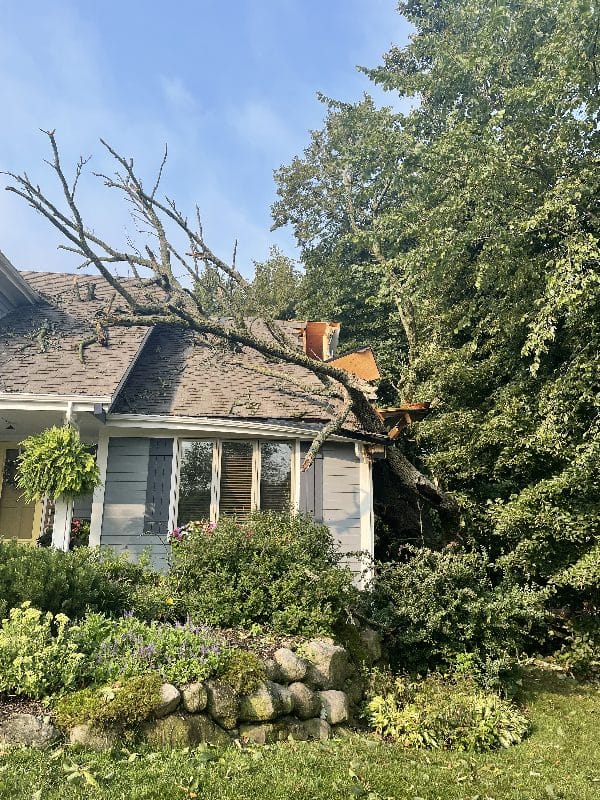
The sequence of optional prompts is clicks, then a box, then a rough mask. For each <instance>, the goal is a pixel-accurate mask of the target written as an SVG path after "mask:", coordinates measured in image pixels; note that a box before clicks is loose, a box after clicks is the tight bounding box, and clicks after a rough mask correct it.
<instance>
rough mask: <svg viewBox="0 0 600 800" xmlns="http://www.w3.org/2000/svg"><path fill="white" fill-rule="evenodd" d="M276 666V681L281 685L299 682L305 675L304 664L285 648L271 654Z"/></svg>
mask: <svg viewBox="0 0 600 800" xmlns="http://www.w3.org/2000/svg"><path fill="white" fill-rule="evenodd" d="M273 660H274V661H275V663H276V664H277V668H278V669H277V672H278V680H279V681H280V682H281V683H294V681H301V680H302V678H304V676H305V675H306V662H305V661H303V660H302V659H301V658H299V657H298V656H297V655H296V653H294V652H293V651H292V650H290V649H289V648H287V647H280V648H279V650H276V651H275V653H274V654H273Z"/></svg>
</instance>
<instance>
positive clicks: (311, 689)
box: [0, 632, 381, 749]
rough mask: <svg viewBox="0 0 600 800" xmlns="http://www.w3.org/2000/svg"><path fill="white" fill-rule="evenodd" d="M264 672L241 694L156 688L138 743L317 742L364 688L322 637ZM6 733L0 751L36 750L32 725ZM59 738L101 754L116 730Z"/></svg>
mask: <svg viewBox="0 0 600 800" xmlns="http://www.w3.org/2000/svg"><path fill="white" fill-rule="evenodd" d="M371 633H372V632H368V633H367V635H366V636H363V644H364V645H365V649H366V652H368V654H369V661H370V662H371V663H373V662H375V661H376V660H377V659H378V658H379V656H380V655H381V649H380V645H379V642H378V640H377V637H375V638H373V636H372V635H371ZM264 666H265V673H266V676H267V679H266V680H265V681H264V682H262V683H261V684H259V685H258V686H257V688H256V689H255V690H254V691H253V692H252V694H247V695H241V694H239V693H238V692H236V691H235V689H234V688H233V687H232V686H231V685H229V684H227V683H224V682H222V681H219V680H208V681H206V682H204V683H192V684H187V685H185V686H179V687H176V686H173V685H171V684H169V683H164V684H162V686H161V687H160V702H159V703H158V704H157V705H156V707H155V708H154V710H153V713H152V716H151V718H149V719H148V720H147V721H146V722H145V723H143V724H142V726H141V728H140V729H139V731H138V732H137V737H138V739H140V740H141V741H145V742H147V743H148V744H150V745H151V746H154V747H187V746H192V747H193V746H195V745H198V744H201V743H205V742H208V743H212V744H217V745H224V744H228V743H230V742H231V741H232V740H234V739H238V740H241V741H242V742H253V743H256V744H268V743H272V742H276V741H282V740H286V739H289V738H292V739H296V740H308V739H318V740H324V739H328V738H329V736H330V735H331V731H332V729H333V728H335V726H336V725H343V724H344V723H348V722H350V721H351V719H352V715H353V712H354V711H355V710H356V708H357V706H358V704H359V703H360V701H361V700H362V696H363V691H364V686H363V684H362V680H361V678H360V677H359V675H358V674H357V669H356V667H355V666H354V665H353V664H352V663H351V661H350V659H349V657H348V653H347V651H346V650H345V649H344V648H343V647H340V646H339V645H336V644H334V643H333V642H332V641H331V640H329V639H314V640H312V641H310V642H307V643H305V644H304V645H302V647H301V648H299V649H298V651H297V652H294V651H293V650H291V649H289V648H285V647H282V648H280V649H279V650H277V651H276V652H275V653H274V655H273V657H272V658H270V659H267V660H266V661H265V662H264ZM21 716H23V715H21ZM34 719H35V718H34ZM49 724H50V723H49V722H48V720H45V722H44V726H45V727H44V737H43V741H42V740H40V743H39V744H40V746H43V745H45V744H47V743H48V742H50V741H52V740H53V738H54V737H53V736H52V735H51V732H49V730H48V728H47V726H48V725H49ZM11 727H13V728H14V731H15V732H16V731H17V730H20V729H21V728H22V727H23V726H22V721H21V728H19V726H16V727H15V726H11V725H10V724H7V725H4V726H0V745H1V744H3V743H4V744H5V745H6V744H28V745H32V744H33V745H35V744H36V742H35V741H32V735H31V731H32V730H35V727H36V726H35V723H33V722H32V724H31V725H30V726H29V727H28V733H27V740H26V741H25V740H24V739H23V737H20V735H19V734H18V733H17V735H16V737H15V736H13V737H12V738H11V736H10V729H11ZM26 727H27V726H26ZM66 736H67V738H68V739H69V741H70V743H71V744H80V745H84V746H87V747H93V748H97V749H107V748H110V747H112V746H113V745H115V744H117V743H118V742H119V739H120V736H121V732H119V731H116V730H95V729H93V728H91V727H90V726H89V725H87V724H82V725H77V726H75V727H74V728H72V729H71V730H69V731H67V732H66ZM34 738H35V737H34Z"/></svg>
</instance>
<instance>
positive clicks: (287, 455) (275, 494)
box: [260, 442, 292, 511]
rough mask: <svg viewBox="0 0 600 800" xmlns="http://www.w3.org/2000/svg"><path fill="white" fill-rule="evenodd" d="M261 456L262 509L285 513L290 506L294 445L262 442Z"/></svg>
mask: <svg viewBox="0 0 600 800" xmlns="http://www.w3.org/2000/svg"><path fill="white" fill-rule="evenodd" d="M260 454H261V461H260V507H261V509H263V510H267V511H285V510H286V509H288V508H289V506H290V489H291V478H292V445H291V443H290V442H262V443H261V445H260Z"/></svg>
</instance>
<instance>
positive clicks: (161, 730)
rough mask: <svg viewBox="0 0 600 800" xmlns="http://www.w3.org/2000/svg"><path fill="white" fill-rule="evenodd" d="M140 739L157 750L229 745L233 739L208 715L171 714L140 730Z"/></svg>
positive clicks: (148, 723)
mask: <svg viewBox="0 0 600 800" xmlns="http://www.w3.org/2000/svg"><path fill="white" fill-rule="evenodd" d="M139 736H140V739H141V740H142V741H143V742H145V743H146V744H148V745H150V746H151V747H155V748H162V747H164V748H172V749H175V748H182V747H196V746H197V745H199V744H205V743H210V744H215V745H228V744H231V738H230V736H228V734H227V733H226V732H225V731H224V730H223V729H222V728H219V726H218V725H215V723H214V722H213V721H212V719H210V717H208V716H207V715H206V714H194V715H192V716H185V715H183V714H171V715H170V716H168V717H163V718H161V719H156V720H150V721H148V722H146V723H145V724H144V725H143V726H142V727H141V729H140V733H139Z"/></svg>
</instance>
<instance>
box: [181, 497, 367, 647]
mask: <svg viewBox="0 0 600 800" xmlns="http://www.w3.org/2000/svg"><path fill="white" fill-rule="evenodd" d="M177 535H178V538H179V539H180V541H174V542H173V567H172V570H171V574H170V580H171V582H172V586H173V593H174V594H177V595H179V596H180V599H181V602H182V603H183V605H184V606H185V608H186V609H187V611H188V612H189V613H190V614H191V615H192V617H194V618H197V619H199V620H202V621H204V622H207V623H210V624H213V625H221V626H225V627H234V626H245V627H250V626H252V625H264V626H267V627H271V628H273V629H275V630H277V631H280V632H282V633H287V634H304V635H307V636H312V635H314V634H317V633H330V632H331V631H332V628H333V627H334V625H335V624H336V623H337V622H338V621H339V620H340V619H341V618H342V617H343V615H344V609H345V608H346V607H347V606H348V605H349V603H351V602H352V600H353V597H354V590H353V587H352V575H351V573H350V571H349V570H348V569H345V568H342V567H341V566H340V555H339V554H338V553H337V551H336V548H335V545H334V542H333V539H332V537H331V534H330V532H329V530H328V529H327V528H326V527H325V526H324V525H317V524H315V523H314V522H313V521H312V520H310V519H308V518H305V517H302V516H294V515H289V514H275V513H272V512H255V513H253V514H250V515H249V516H248V517H247V518H245V519H243V520H237V519H235V518H232V517H223V518H221V520H219V524H218V525H217V526H216V527H215V526H214V525H211V524H209V523H200V522H196V523H189V524H188V525H186V526H185V528H184V529H182V530H181V531H180V532H178V534H177Z"/></svg>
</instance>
